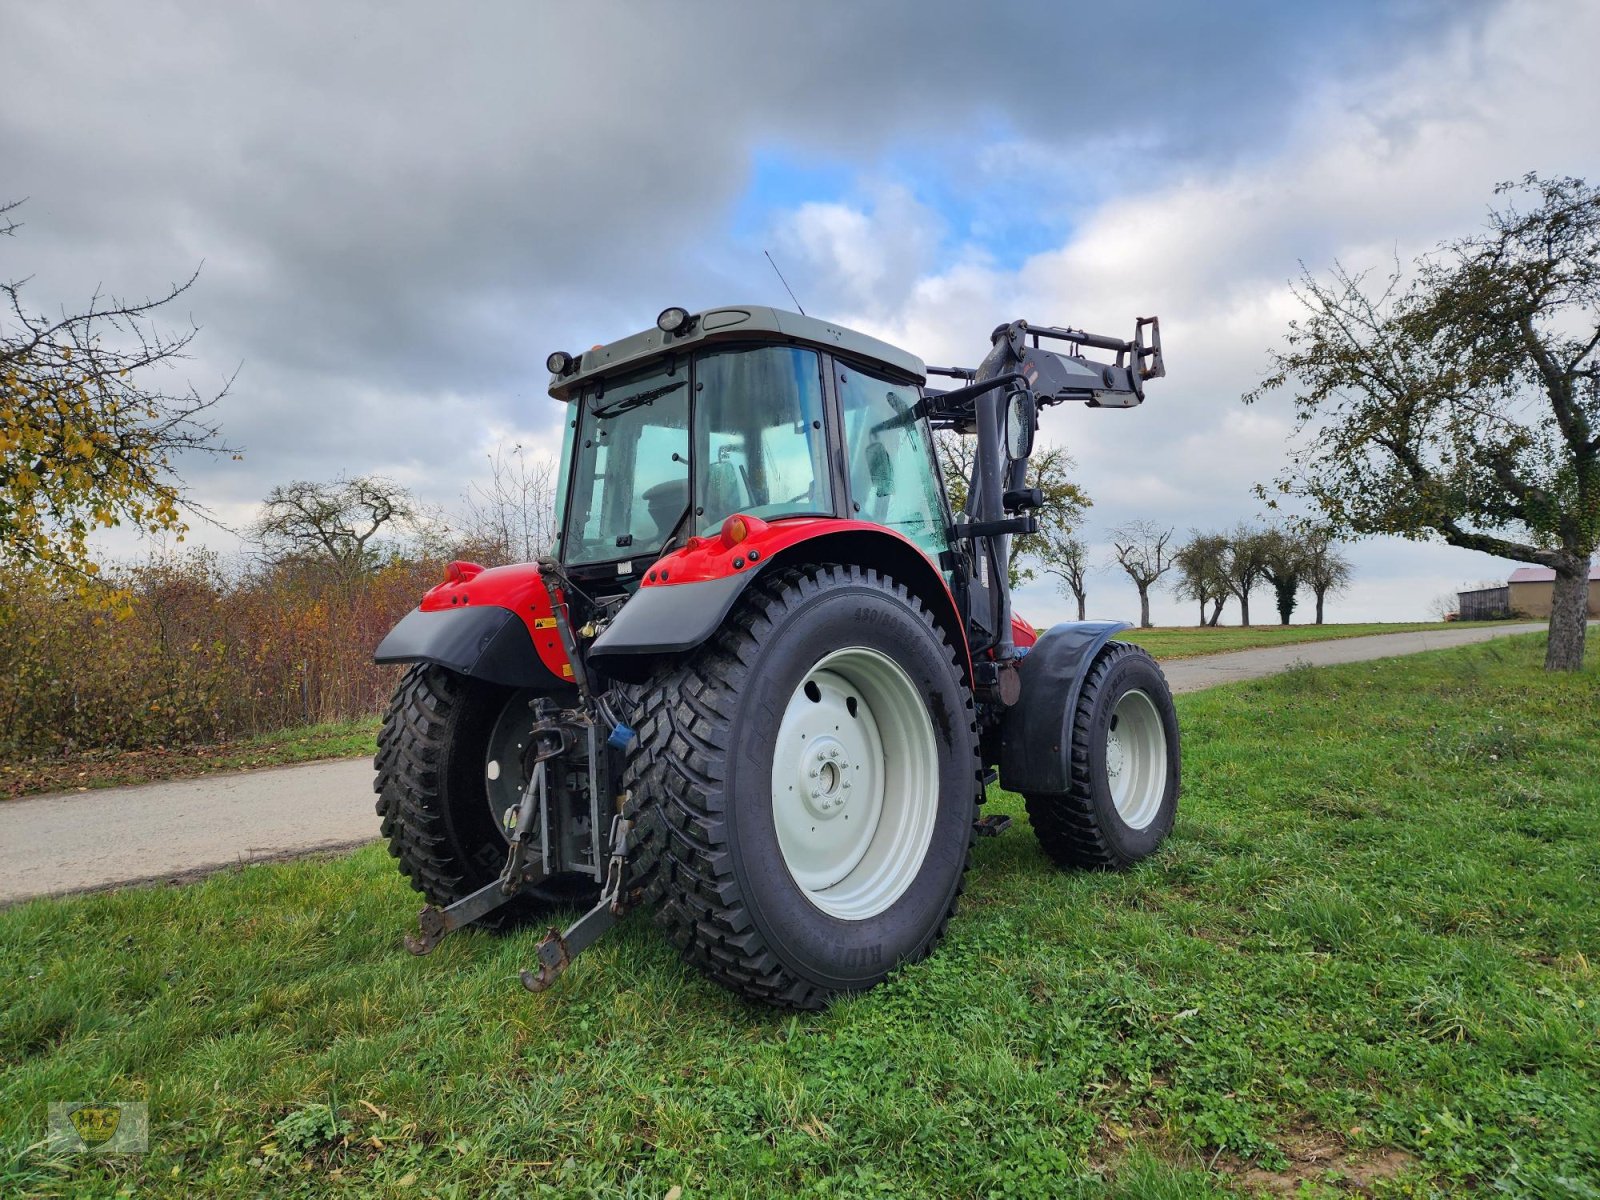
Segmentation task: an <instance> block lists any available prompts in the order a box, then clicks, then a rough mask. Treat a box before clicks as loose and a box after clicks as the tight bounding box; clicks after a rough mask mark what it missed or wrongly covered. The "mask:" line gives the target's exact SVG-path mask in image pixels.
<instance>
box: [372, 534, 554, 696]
mask: <svg viewBox="0 0 1600 1200" xmlns="http://www.w3.org/2000/svg"><path fill="white" fill-rule="evenodd" d="M560 601H561V595H560V592H559V591H558V592H557V593H556V595H555V596H554V597H552V596H551V594H550V590H549V589H548V588H547V587H546V586H545V582H544V578H543V577H542V576H541V575H540V574H539V568H538V567H536V566H534V565H533V564H532V563H517V564H515V565H513V566H508V567H495V568H493V569H491V570H487V571H478V572H470V571H468V572H464V573H462V574H461V575H460V576H459V577H457V578H453V579H451V580H448V581H446V582H445V583H441V584H440V585H439V586H438V587H435V588H432V589H430V590H429V591H428V592H427V593H426V594H425V595H424V596H423V597H422V603H421V604H420V605H419V606H418V607H417V608H415V609H413V610H412V611H411V612H410V613H408V614H407V615H406V616H405V617H404V618H403V619H402V620H401V621H400V623H399V624H398V625H396V626H395V627H394V628H393V629H392V630H390V631H389V634H388V636H387V637H385V638H384V639H383V641H382V642H380V643H379V645H378V649H377V651H376V652H375V653H374V654H373V659H374V661H376V662H380V663H401V662H429V663H437V664H438V665H439V666H442V667H448V668H449V669H450V670H452V671H455V672H457V673H458V674H461V675H467V676H470V677H472V678H474V679H484V680H487V681H488V682H490V683H499V684H504V685H506V686H508V687H519V688H537V689H539V690H541V691H543V690H555V689H558V688H561V687H570V686H571V685H572V663H571V662H570V661H569V660H568V658H567V652H566V650H565V648H564V647H563V646H562V644H561V634H560V632H559V630H558V629H557V627H556V618H555V605H556V603H558V602H560Z"/></svg>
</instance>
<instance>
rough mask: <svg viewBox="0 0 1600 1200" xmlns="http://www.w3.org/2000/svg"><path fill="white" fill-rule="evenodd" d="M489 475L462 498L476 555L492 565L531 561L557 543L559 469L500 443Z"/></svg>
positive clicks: (466, 529) (522, 448)
mask: <svg viewBox="0 0 1600 1200" xmlns="http://www.w3.org/2000/svg"><path fill="white" fill-rule="evenodd" d="M488 457H489V474H488V477H487V478H485V479H478V480H475V481H474V482H473V484H472V486H471V488H469V489H468V491H467V493H466V494H465V495H464V496H463V497H462V499H463V500H464V501H465V503H466V511H465V514H464V519H463V522H462V525H461V533H462V534H463V535H464V536H465V538H466V539H467V541H468V543H469V544H471V545H472V546H473V547H475V553H478V554H481V555H482V556H483V557H485V558H486V559H489V560H491V561H494V562H502V563H504V562H532V561H534V560H535V559H536V558H538V557H539V556H540V555H541V554H546V553H548V552H549V550H550V547H551V546H552V545H554V544H555V540H556V495H555V492H556V478H555V477H556V470H555V465H554V464H553V463H551V462H550V461H549V460H548V459H543V458H539V457H538V456H536V455H534V454H532V453H531V452H529V451H528V449H527V448H526V447H525V446H523V445H521V444H520V443H513V444H511V445H509V446H508V445H507V444H506V443H505V442H501V443H500V444H499V445H497V446H496V447H495V448H494V452H493V453H492V454H490V455H489V456H488Z"/></svg>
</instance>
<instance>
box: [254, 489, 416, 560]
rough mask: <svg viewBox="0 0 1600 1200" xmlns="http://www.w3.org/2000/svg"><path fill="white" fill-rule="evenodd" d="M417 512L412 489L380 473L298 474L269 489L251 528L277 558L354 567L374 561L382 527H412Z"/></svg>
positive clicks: (393, 528) (414, 527)
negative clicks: (312, 478)
mask: <svg viewBox="0 0 1600 1200" xmlns="http://www.w3.org/2000/svg"><path fill="white" fill-rule="evenodd" d="M421 517H422V513H421V510H420V509H419V508H418V506H417V503H416V501H415V500H414V499H413V498H412V496H411V493H410V492H408V491H406V489H405V488H403V487H401V486H400V485H399V484H397V483H395V482H393V481H392V480H388V479H384V478H383V477H381V476H378V475H358V476H355V477H354V478H340V479H336V480H334V481H333V482H332V483H308V482H306V481H304V480H296V481H295V482H293V483H288V484H283V485H281V486H279V487H275V488H273V489H272V491H271V492H270V493H269V494H268V495H267V498H266V501H265V502H264V503H263V504H262V508H261V515H260V516H259V517H258V518H257V519H256V521H255V524H254V526H253V532H254V533H255V536H256V538H257V539H258V540H259V541H260V542H261V544H262V546H263V547H264V548H265V550H266V552H267V554H268V555H269V557H271V558H273V559H275V560H277V561H285V560H296V559H297V560H301V561H313V562H325V563H331V564H332V565H334V566H336V567H338V568H340V569H341V570H342V571H345V572H355V571H359V570H362V569H364V568H366V567H369V566H371V565H372V563H373V556H374V552H375V551H376V549H377V546H376V543H375V542H374V539H375V538H376V537H377V536H378V534H379V533H380V532H382V531H383V530H385V529H386V528H387V529H389V531H390V532H396V531H398V530H400V529H410V530H415V529H416V528H417V526H418V524H419V523H420V521H421Z"/></svg>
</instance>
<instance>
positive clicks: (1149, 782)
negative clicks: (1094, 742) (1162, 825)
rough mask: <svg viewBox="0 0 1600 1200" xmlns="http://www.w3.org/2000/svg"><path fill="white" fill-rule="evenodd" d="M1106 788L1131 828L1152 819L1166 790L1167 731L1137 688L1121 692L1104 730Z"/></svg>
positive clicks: (1118, 811) (1151, 704)
mask: <svg viewBox="0 0 1600 1200" xmlns="http://www.w3.org/2000/svg"><path fill="white" fill-rule="evenodd" d="M1106 787H1107V788H1108V789H1109V790H1110V792H1111V802H1112V803H1113V804H1114V805H1115V806H1116V809H1117V815H1118V816H1120V817H1121V818H1122V819H1123V821H1124V822H1126V823H1127V825H1128V826H1129V828H1131V829H1143V828H1145V826H1147V825H1149V824H1150V822H1151V821H1153V820H1155V817H1156V813H1158V812H1159V811H1160V810H1161V802H1162V800H1163V798H1164V797H1165V795H1166V789H1167V734H1166V730H1165V728H1164V727H1163V726H1162V724H1161V716H1160V714H1159V713H1158V712H1157V710H1156V706H1155V702H1154V701H1153V700H1151V699H1150V697H1149V696H1148V695H1146V694H1145V693H1144V692H1142V691H1140V690H1139V689H1137V688H1135V689H1133V690H1130V691H1127V692H1124V693H1123V694H1122V695H1121V696H1120V697H1118V698H1117V703H1116V705H1115V707H1113V708H1112V710H1111V721H1110V725H1109V728H1108V729H1107V730H1106Z"/></svg>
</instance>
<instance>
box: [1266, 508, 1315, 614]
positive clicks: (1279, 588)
mask: <svg viewBox="0 0 1600 1200" xmlns="http://www.w3.org/2000/svg"><path fill="white" fill-rule="evenodd" d="M1261 544H1262V555H1261V575H1262V577H1263V578H1264V579H1266V581H1267V582H1268V583H1270V584H1271V585H1272V590H1273V593H1274V595H1275V599H1276V600H1277V602H1278V623H1279V624H1280V625H1287V624H1288V623H1289V618H1290V617H1291V616H1293V615H1294V606H1295V604H1296V603H1297V602H1298V598H1299V592H1300V581H1301V579H1302V578H1304V576H1305V569H1306V567H1305V547H1304V546H1302V545H1301V543H1300V539H1299V538H1297V537H1296V536H1295V535H1294V534H1292V533H1289V532H1287V531H1285V530H1282V529H1268V530H1267V531H1266V532H1264V533H1263V534H1261Z"/></svg>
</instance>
